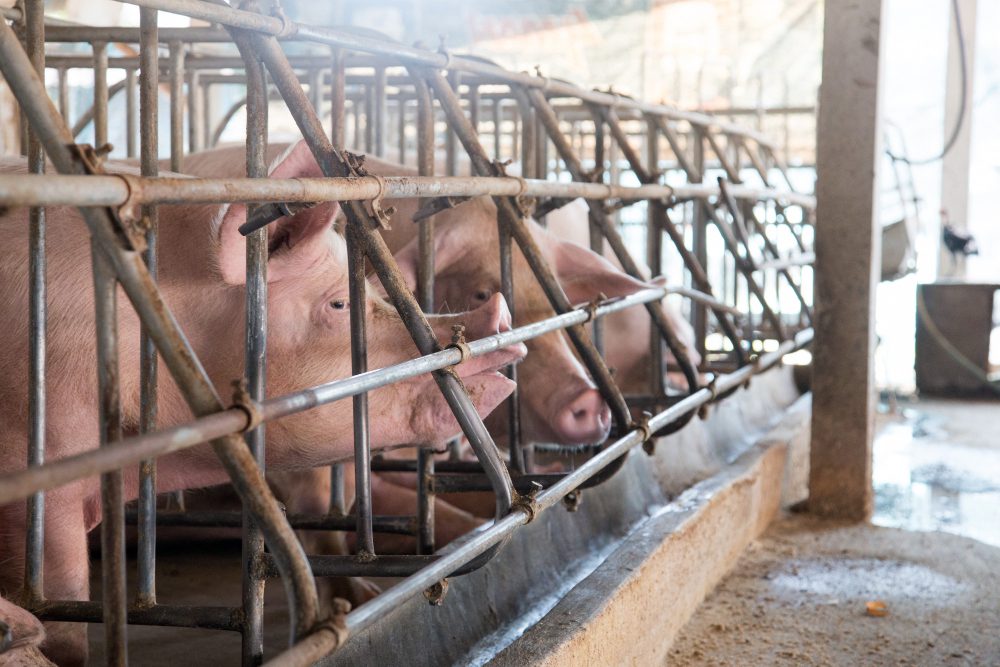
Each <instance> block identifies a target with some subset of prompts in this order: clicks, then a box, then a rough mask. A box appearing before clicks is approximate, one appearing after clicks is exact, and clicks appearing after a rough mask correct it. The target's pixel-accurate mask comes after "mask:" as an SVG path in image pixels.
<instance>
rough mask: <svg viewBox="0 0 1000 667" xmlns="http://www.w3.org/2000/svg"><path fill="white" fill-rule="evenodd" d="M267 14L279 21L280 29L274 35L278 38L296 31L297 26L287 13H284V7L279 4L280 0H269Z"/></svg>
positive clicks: (289, 35)
mask: <svg viewBox="0 0 1000 667" xmlns="http://www.w3.org/2000/svg"><path fill="white" fill-rule="evenodd" d="M269 14H270V15H271V16H273V17H274V18H276V19H278V20H279V21H281V30H279V31H278V34H276V35H274V36H275V37H277V38H278V39H281V38H282V37H291V36H292V35H294V34H295V33H296V32H298V27H297V26H296V25H295V21H292V20H291V19H290V18H288V15H287V14H285V9H284V8H283V7H282V6H281V2H280V0H271V8H270V11H269Z"/></svg>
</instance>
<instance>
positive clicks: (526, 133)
mask: <svg viewBox="0 0 1000 667" xmlns="http://www.w3.org/2000/svg"><path fill="white" fill-rule="evenodd" d="M516 99H517V108H518V110H519V112H520V113H519V114H516V115H515V119H516V118H517V117H518V116H520V121H521V122H520V125H521V176H523V177H524V178H538V172H536V171H535V167H536V166H537V163H536V158H535V151H536V149H537V142H536V138H537V137H538V133H537V132H535V130H536V126H535V112H534V111H533V110H532V108H531V104H530V103H529V102H528V99H527V97H525V96H524V95H523V94H518V95H516ZM516 127H517V123H516V122H515V128H516ZM514 143H515V144H516V143H517V141H516V139H515V141H514Z"/></svg>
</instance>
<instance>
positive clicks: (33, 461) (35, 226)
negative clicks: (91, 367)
mask: <svg viewBox="0 0 1000 667" xmlns="http://www.w3.org/2000/svg"><path fill="white" fill-rule="evenodd" d="M44 13H45V7H44V4H43V2H42V0H28V1H27V2H26V3H25V4H24V23H25V45H26V47H27V52H28V57H29V58H30V59H31V64H32V65H33V66H34V68H35V71H37V72H38V74H39V76H44V74H45V23H44ZM59 73H60V76H61V77H62V78H60V88H59V90H60V95H59V99H60V101H63V102H64V103H65V101H64V100H63V88H64V84H65V78H66V77H65V75H66V72H65V70H62V69H61V70H59ZM28 171H29V172H31V173H33V174H44V173H45V152H44V151H43V150H42V144H41V142H39V140H38V137H37V136H36V135H35V133H34V132H32V131H30V129H29V131H28ZM28 226H29V227H28V321H29V325H28V331H29V334H28V335H29V341H28V368H29V373H28V465H29V466H39V465H42V464H43V463H45V405H46V403H45V340H46V333H47V327H46V322H47V308H46V306H47V292H46V282H45V268H46V266H45V265H46V257H45V209H44V208H39V207H34V208H32V209H30V211H29V212H28ZM44 561H45V494H44V493H43V492H41V491H38V492H36V493H33V494H31V496H29V497H28V503H27V535H26V536H25V557H24V591H25V593H26V594H27V596H28V598H29V599H30V600H31V601H39V600H42V599H43V598H44V587H43V581H44Z"/></svg>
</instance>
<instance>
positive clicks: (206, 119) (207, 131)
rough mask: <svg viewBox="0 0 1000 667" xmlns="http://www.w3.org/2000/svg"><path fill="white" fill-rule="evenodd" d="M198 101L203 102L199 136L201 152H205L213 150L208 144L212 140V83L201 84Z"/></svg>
mask: <svg viewBox="0 0 1000 667" xmlns="http://www.w3.org/2000/svg"><path fill="white" fill-rule="evenodd" d="M198 99H199V100H200V101H201V105H200V106H201V132H200V133H199V135H198V136H199V139H198V142H199V143H198V145H199V146H201V150H204V149H206V148H211V146H209V143H208V142H209V141H211V139H212V84H211V83H210V82H207V81H206V82H204V83H200V84H199V86H198Z"/></svg>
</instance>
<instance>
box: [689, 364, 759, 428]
mask: <svg viewBox="0 0 1000 667" xmlns="http://www.w3.org/2000/svg"><path fill="white" fill-rule="evenodd" d="M754 372H755V373H756V372H757V371H756V370H755V371H754ZM718 380H719V376H718V375H715V374H713V375H712V379H711V380H710V381H709V382H708V384H706V385H705V387H704V388H705V389H708V391H709V399H708V400H707V401H706V402H704V403H702V405H701V407H700V408H698V417H699V418H700V419H701V420H702V421H705V420H706V419H708V411H709V406H711V405H712V403H714V402H715V400H716V399H717V398H718V397H719V387H718V384H717V383H718Z"/></svg>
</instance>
